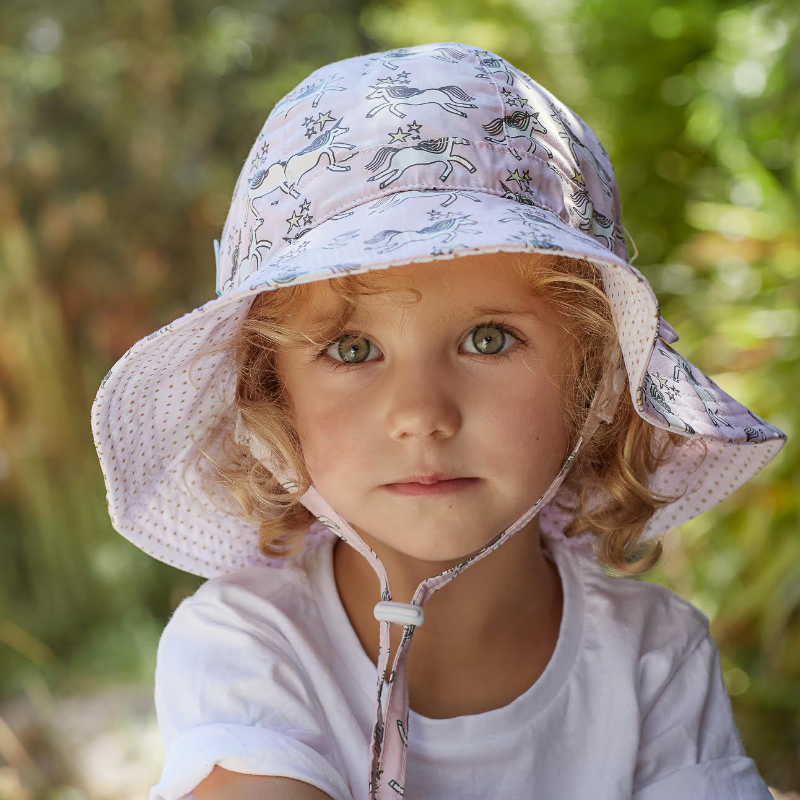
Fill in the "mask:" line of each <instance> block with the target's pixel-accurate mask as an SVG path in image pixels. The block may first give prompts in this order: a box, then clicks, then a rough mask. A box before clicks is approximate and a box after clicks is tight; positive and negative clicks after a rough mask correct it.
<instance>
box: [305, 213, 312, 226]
mask: <svg viewBox="0 0 800 800" xmlns="http://www.w3.org/2000/svg"><path fill="white" fill-rule="evenodd" d="M312 219H314V218H313V217H312V216H311V215H310V214H306V216H305V218H304V222H305V223H306V225H310V224H311V220H312Z"/></svg>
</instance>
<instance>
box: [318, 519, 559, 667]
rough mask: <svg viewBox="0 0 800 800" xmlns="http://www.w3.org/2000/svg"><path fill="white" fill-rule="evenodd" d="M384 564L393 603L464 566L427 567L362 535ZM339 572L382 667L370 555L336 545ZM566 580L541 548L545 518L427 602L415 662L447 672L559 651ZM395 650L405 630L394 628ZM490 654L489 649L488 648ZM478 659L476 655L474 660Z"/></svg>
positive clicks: (356, 624)
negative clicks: (468, 662) (469, 661)
mask: <svg viewBox="0 0 800 800" xmlns="http://www.w3.org/2000/svg"><path fill="white" fill-rule="evenodd" d="M358 533H359V535H360V536H361V537H362V539H363V541H364V542H365V543H366V544H367V545H369V546H370V547H371V548H372V549H373V550H374V551H375V553H376V555H377V556H378V558H380V560H381V562H382V563H383V565H384V567H385V569H386V574H387V578H388V580H389V587H390V589H391V591H392V599H393V600H395V601H398V602H403V603H410V602H411V599H412V597H413V595H414V592H415V591H416V589H417V587H418V586H419V584H420V583H421V582H422V581H424V580H425V579H426V578H429V577H431V576H432V575H436V574H438V573H440V572H442V571H443V570H445V569H447V568H448V567H452V566H454V565H455V564H457V563H459V561H460V560H461V559H459V561H454V562H452V563H441V562H429V561H427V562H426V561H420V560H419V559H415V558H411V557H409V556H406V555H405V554H403V553H400V552H398V551H397V550H394V549H393V548H391V547H388V546H387V545H385V544H383V543H382V542H379V541H377V540H375V539H373V538H372V537H370V536H369V535H368V534H366V533H365V532H362V531H360V530H359V531H358ZM334 574H335V579H336V585H337V589H338V591H339V596H340V598H341V600H342V605H343V606H344V608H345V611H346V612H347V615H348V617H349V618H350V621H351V623H352V625H353V628H354V630H355V632H356V634H357V635H358V637H359V639H360V641H361V644H362V646H363V648H364V650H365V652H367V654H369V655H371V656H372V658H373V663H376V664H377V640H378V633H379V623H378V621H377V620H376V619H375V618H374V616H373V613H372V611H373V608H374V606H375V603H376V602H378V600H379V599H380V584H379V582H378V577H377V575H376V574H375V571H374V570H373V569H372V567H371V566H370V565H369V564H368V563H367V562H366V560H365V559H364V557H363V556H362V555H361V554H360V553H358V552H357V551H356V550H355V549H354V548H353V547H351V546H350V545H349V544H347V543H346V542H343V541H341V540H337V541H336V543H335V549H334ZM561 591H562V589H561V580H560V576H559V574H558V569H557V568H556V566H555V565H554V564H553V563H552V562H551V561H549V560H548V559H547V557H546V556H545V555H544V553H543V550H542V547H541V536H540V533H539V528H538V519H537V518H536V517H534V519H533V520H531V523H529V525H527V526H526V527H525V528H523V529H522V530H520V531H518V532H517V533H516V534H515V535H514V536H512V537H511V538H510V539H509V540H507V541H506V542H505V543H504V544H502V545H501V546H500V547H499V548H497V549H496V550H495V551H494V552H492V553H489V554H488V555H486V556H484V557H483V558H482V559H481V560H480V561H478V562H476V563H474V564H471V565H470V566H469V567H467V568H466V569H465V570H464V571H463V572H461V573H460V574H459V575H458V576H457V577H456V578H454V579H453V580H452V581H450V583H448V584H446V585H445V586H443V587H442V588H441V589H440V590H439V591H437V592H436V593H435V594H433V595H432V596H431V597H430V598H429V599H428V600H427V601H426V603H425V606H424V607H425V622H424V623H423V624H422V625H421V626H420V627H419V629H418V630H417V631H415V633H414V647H413V651H414V660H415V662H416V664H417V665H419V664H421V663H425V664H427V665H428V667H429V668H430V669H431V670H432V671H434V672H438V671H439V670H441V671H442V674H443V671H444V670H445V669H446V668H447V665H448V663H450V662H451V659H452V657H453V654H454V653H456V654H459V655H463V656H466V657H468V656H469V654H470V653H472V654H474V653H476V652H484V653H487V652H491V651H495V652H499V651H502V652H504V653H505V654H506V655H508V656H511V657H513V656H514V655H515V652H516V653H519V654H524V655H525V657H528V656H530V655H531V654H532V653H533V652H538V650H539V649H540V648H542V647H544V648H545V649H547V650H548V651H549V652H550V653H552V647H553V646H554V644H555V640H556V639H557V636H558V629H559V626H560V622H561V613H562V595H561ZM390 631H391V639H390V641H391V646H392V649H393V651H394V650H395V648H396V646H397V644H398V643H399V641H400V638H401V636H402V628H401V627H400V626H397V625H392V626H391V628H390ZM481 648H483V650H481ZM473 657H474V655H473Z"/></svg>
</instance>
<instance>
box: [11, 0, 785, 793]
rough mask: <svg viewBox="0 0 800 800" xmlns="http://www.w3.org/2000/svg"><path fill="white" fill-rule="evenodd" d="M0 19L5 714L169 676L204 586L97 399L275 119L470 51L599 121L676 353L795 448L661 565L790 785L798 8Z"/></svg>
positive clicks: (745, 721) (99, 13)
mask: <svg viewBox="0 0 800 800" xmlns="http://www.w3.org/2000/svg"><path fill="white" fill-rule="evenodd" d="M2 17H3V24H2V26H0V169H2V174H3V179H2V181H0V533H1V534H2V537H1V538H0V699H2V698H3V697H11V696H13V695H14V694H15V693H19V692H21V691H24V689H25V686H26V685H27V681H28V680H29V679H30V677H31V676H32V675H34V674H35V675H38V676H41V675H44V677H45V678H46V680H47V681H48V683H49V684H50V685H51V686H52V687H53V690H54V691H69V690H71V689H74V688H75V687H77V686H79V685H81V684H92V683H93V682H105V681H121V680H134V681H135V680H139V681H151V680H152V671H153V667H154V659H155V647H156V644H157V640H158V636H159V633H160V630H161V628H162V626H163V624H164V622H165V621H166V619H167V617H168V615H169V614H170V612H171V610H172V609H173V608H174V607H175V605H176V604H177V602H178V601H179V600H180V598H181V597H183V596H185V595H186V594H189V593H191V592H193V591H194V589H195V588H196V586H197V585H198V584H199V583H200V579H199V578H195V577H193V576H190V575H187V574H185V573H181V572H178V571H176V570H174V569H172V568H170V567H168V566H166V565H164V564H161V563H159V562H157V561H155V560H153V559H151V558H150V557H148V556H146V555H145V554H143V553H142V552H141V551H139V550H138V549H137V548H135V547H133V546H132V545H130V544H129V543H128V542H126V541H125V540H124V539H123V538H122V537H121V536H120V535H119V534H117V533H116V532H114V531H113V530H112V528H111V525H110V521H109V518H108V514H107V510H106V505H105V496H104V488H103V480H102V475H101V473H100V469H99V465H98V463H97V457H96V453H95V450H94V446H93V443H92V435H91V429H90V425H89V417H90V415H89V412H90V405H91V402H92V399H93V397H94V394H95V392H96V390H97V388H98V386H99V383H100V381H101V379H102V377H103V375H104V374H105V372H106V371H107V370H108V369H109V367H110V366H111V365H112V364H113V363H114V362H115V361H116V360H117V359H118V358H119V357H120V356H121V355H122V354H123V353H124V352H125V350H126V349H127V348H128V347H129V346H130V345H131V344H133V343H134V342H135V341H136V340H138V339H140V338H141V337H143V336H145V335H147V334H148V333H150V332H151V331H153V330H155V329H156V328H158V327H160V326H161V325H163V324H165V323H166V322H168V321H170V320H171V319H173V318H175V317H176V316H178V315H180V314H183V313H185V312H186V311H189V310H191V309H192V308H194V307H195V306H197V305H199V304H201V303H203V302H205V301H206V300H208V299H210V298H211V297H213V295H214V261H213V250H212V240H213V238H215V237H218V236H219V233H220V231H221V228H222V224H223V222H224V219H225V215H226V213H227V205H228V201H229V198H230V194H231V192H232V189H233V184H234V182H235V180H236V177H237V175H238V173H239V169H240V167H241V164H242V160H243V159H244V158H245V157H246V156H247V153H248V151H249V148H250V145H251V144H252V142H253V140H254V138H255V136H256V135H257V133H258V131H259V130H260V128H261V125H262V124H263V121H264V119H265V118H266V116H267V114H268V112H269V110H270V109H271V107H272V106H273V104H274V103H275V102H276V101H277V100H278V99H280V97H282V96H283V95H284V94H285V93H286V92H288V91H289V90H291V89H292V88H293V87H294V86H295V85H296V84H297V83H298V82H299V81H300V80H302V79H303V78H304V77H305V76H306V75H307V74H308V73H309V72H311V71H312V70H313V69H316V68H317V67H319V66H321V65H322V64H324V63H327V62H330V61H334V60H338V59H341V58H347V57H349V56H352V55H356V54H359V53H369V52H373V51H376V50H384V49H388V48H394V47H401V46H404V45H413V44H419V43H423V42H432V41H462V42H466V43H468V44H472V45H475V46H478V47H484V48H487V49H490V50H493V51H495V52H498V53H499V54H501V55H503V56H505V57H506V58H508V59H509V60H511V61H512V62H513V63H514V64H516V65H517V66H519V67H520V68H522V69H523V70H525V71H526V72H528V73H529V74H530V75H531V76H532V77H533V78H534V79H535V80H537V81H538V82H540V83H541V84H543V85H544V86H546V87H547V88H549V89H550V90H551V91H553V92H554V93H555V94H556V95H557V96H558V97H560V98H561V99H562V100H563V101H564V102H565V103H567V105H569V106H570V107H571V108H573V109H574V110H575V111H577V113H578V114H580V115H581V116H582V117H583V118H584V119H585V120H586V121H587V123H588V124H589V125H590V126H592V128H594V130H595V131H596V132H597V134H598V135H599V137H600V139H601V141H602V142H603V144H604V146H605V148H606V149H607V150H608V152H609V154H610V155H611V158H612V161H613V163H614V165H615V170H616V174H617V179H618V182H619V185H620V190H621V194H622V205H623V218H624V220H625V224H626V227H627V229H628V230H629V231H630V232H631V234H632V235H633V238H634V239H635V241H636V245H637V247H638V250H639V256H638V258H637V261H636V266H637V267H638V268H639V269H641V270H642V271H643V272H644V273H645V274H646V275H647V277H648V279H649V280H650V281H651V283H652V284H653V286H654V288H655V290H656V292H657V293H658V294H659V297H660V298H661V308H662V312H663V313H664V315H665V316H666V317H667V319H668V320H669V321H670V322H671V323H672V324H673V325H674V326H675V327H676V328H677V330H678V332H679V334H680V337H681V344H680V347H681V351H682V353H683V354H684V355H685V356H686V357H687V358H689V359H690V360H691V361H693V362H695V363H697V364H698V365H700V366H701V367H702V368H703V369H704V371H706V372H707V373H709V374H710V375H711V376H712V377H713V379H714V380H715V381H716V382H717V383H718V384H719V385H720V386H721V387H722V388H723V389H725V390H726V391H728V392H730V393H731V394H733V395H734V396H735V397H737V399H739V400H741V401H742V402H743V403H745V404H746V405H748V406H749V407H750V408H752V409H753V410H754V411H755V412H756V413H757V414H759V415H761V416H764V417H765V418H766V419H768V420H769V421H771V422H773V423H775V424H776V425H778V426H779V427H780V428H782V429H783V430H784V431H786V432H787V433H788V434H789V437H790V438H789V443H788V444H787V446H786V447H785V448H784V450H783V452H782V453H781V455H780V456H779V457H778V458H777V459H776V461H775V462H774V463H773V464H771V465H770V466H769V467H768V468H767V469H766V470H765V471H764V472H763V473H762V474H761V475H760V476H758V477H757V478H756V479H754V480H753V481H751V482H750V483H749V484H747V485H746V486H745V487H743V488H742V489H740V490H739V491H738V492H737V493H736V494H735V495H734V496H733V497H731V498H729V499H728V500H727V501H726V502H724V503H723V504H721V505H720V506H719V507H717V508H715V509H713V510H712V511H709V512H706V513H705V514H704V515H702V516H701V517H700V518H698V519H697V520H694V521H692V522H691V523H688V524H686V525H685V526H683V528H682V529H681V530H680V531H679V532H674V533H673V534H671V536H670V537H669V538H668V540H667V544H668V546H667V554H666V557H665V558H664V560H663V562H662V563H661V564H660V565H659V566H658V567H657V568H656V569H654V570H653V571H652V572H651V573H649V574H648V575H647V576H646V578H645V579H646V580H653V581H656V582H660V583H663V584H665V585H667V586H669V587H670V588H672V589H673V590H674V591H676V592H677V593H678V594H680V595H681V596H683V597H685V598H686V599H688V600H690V601H691V602H693V603H695V604H696V605H697V606H698V607H700V608H701V609H702V610H703V611H705V612H706V613H707V614H708V615H709V616H710V617H711V619H712V633H713V634H714V636H715V638H716V640H717V643H718V645H719V648H720V652H721V657H722V666H723V672H724V675H725V680H726V684H727V685H728V689H729V691H730V694H731V698H732V702H733V705H734V711H735V713H736V717H737V721H738V723H739V727H740V730H741V732H742V736H743V739H744V742H745V746H746V748H747V750H748V753H749V754H750V755H752V756H753V758H754V759H755V760H756V763H757V764H758V766H759V769H760V770H761V772H762V774H763V775H764V777H765V778H766V779H767V780H768V782H769V783H770V784H771V785H775V786H779V787H783V788H792V787H793V788H798V787H800V526H799V525H798V522H800V515H799V514H798V509H800V499H798V498H800V470H798V463H800V461H799V460H798V445H797V433H798V422H800V404H799V403H798V392H799V391H800V224H799V223H800V203H799V202H798V199H799V196H800V125H798V118H799V117H800V34H799V32H798V6H797V5H796V4H795V3H793V2H789V0H776V2H727V0H725V1H724V0H691V2H689V0H681V2H676V3H673V4H671V5H664V4H663V3H660V2H656V1H655V0H619V2H616V3H608V2H600V0H584V1H583V2H581V1H580V0H572V2H569V1H568V0H484V1H483V2H477V0H437V2H436V3H430V2H428V1H427V0H394V1H393V2H370V1H369V0H364V2H358V1H357V0H338V1H337V2H336V3H331V2H320V1H319V0H296V1H295V2H292V3H290V2H288V0H273V1H272V2H270V3H263V2H255V0H240V2H237V3H236V4H231V5H216V4H214V3H212V2H208V1H207V0H193V1H192V2H188V1H187V0H142V2H139V3H100V2H97V0H73V2H70V3H69V4H68V5H57V4H54V3H43V2H37V0H27V2H25V3H22V2H8V1H7V2H5V3H4V8H3V14H2ZM2 757H3V754H2V753H0V760H1V759H2Z"/></svg>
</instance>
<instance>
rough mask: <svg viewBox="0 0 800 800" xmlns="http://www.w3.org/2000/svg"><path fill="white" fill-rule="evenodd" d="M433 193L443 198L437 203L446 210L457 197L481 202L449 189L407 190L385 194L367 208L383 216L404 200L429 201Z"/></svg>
mask: <svg viewBox="0 0 800 800" xmlns="http://www.w3.org/2000/svg"><path fill="white" fill-rule="evenodd" d="M434 193H436V194H437V195H438V196H441V197H442V198H443V199H442V202H441V203H439V205H440V206H441V207H442V208H447V206H449V205H451V204H452V203H454V202H455V201H456V200H458V198H459V197H462V198H464V199H465V200H472V202H473V203H480V202H481V200H480V198H479V197H476V196H475V195H474V194H471V193H470V192H466V191H459V192H451V191H450V190H449V189H409V190H408V191H405V192H394V193H393V194H385V195H383V197H379V198H378V199H377V200H376V201H375V202H374V203H372V204H371V205H370V206H369V209H370V211H369V213H370V214H383V213H385V212H386V211H391V210H392V209H393V208H396V207H397V206H399V205H400V204H401V203H405V202H406V200H412V199H415V198H424V199H426V200H427V199H430V197H431V195H432V194H434Z"/></svg>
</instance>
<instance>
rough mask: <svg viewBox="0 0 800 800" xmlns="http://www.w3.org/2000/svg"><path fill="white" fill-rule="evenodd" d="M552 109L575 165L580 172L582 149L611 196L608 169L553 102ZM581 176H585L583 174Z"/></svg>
mask: <svg viewBox="0 0 800 800" xmlns="http://www.w3.org/2000/svg"><path fill="white" fill-rule="evenodd" d="M549 105H550V110H551V112H552V117H553V119H554V120H555V121H556V123H557V124H558V125H559V126H560V127H561V130H560V131H559V133H558V135H559V136H560V137H561V138H562V139H566V140H567V144H568V145H569V148H570V150H571V151H572V158H573V160H574V161H575V166H576V167H577V169H578V171H579V172H580V168H581V165H580V161H579V160H578V153H577V151H578V150H580V152H581V155H582V156H583V158H584V160H585V161H586V162H587V163H590V164H593V165H594V167H595V169H596V170H597V175H598V177H599V178H600V184H601V185H602V187H603V191H604V192H605V194H606V195H607V196H608V197H611V183H612V180H611V175H609V173H608V170H606V168H605V167H604V166H603V165H602V164H601V163H600V162H599V161H598V160H597V159H596V158H595V157H594V153H592V151H591V150H590V149H589V148H588V147H586V145H585V144H583V142H581V140H580V139H579V138H578V136H577V135H576V133H575V131H573V130H572V128H571V127H570V124H569V122H567V119H566V116H565V115H564V114H563V113H562V112H561V111H559V110H558V109H557V108H556V106H555V105H554V104H553V103H550V104H549ZM581 177H583V176H582V175H581Z"/></svg>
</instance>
